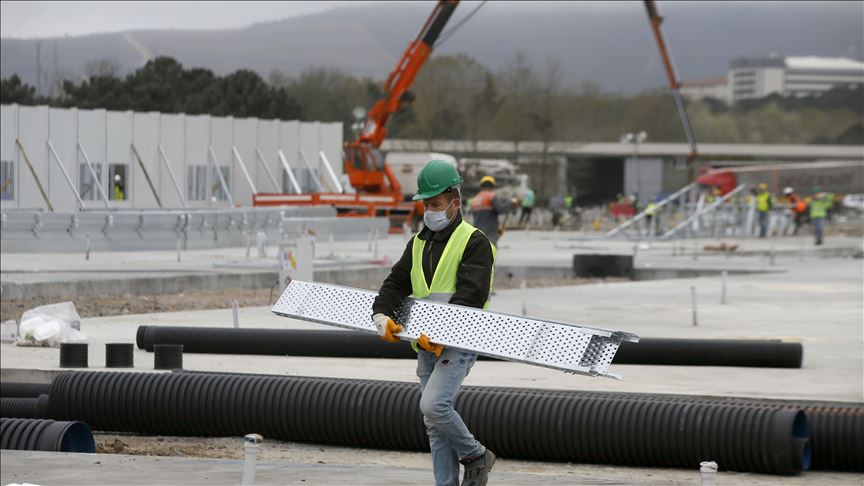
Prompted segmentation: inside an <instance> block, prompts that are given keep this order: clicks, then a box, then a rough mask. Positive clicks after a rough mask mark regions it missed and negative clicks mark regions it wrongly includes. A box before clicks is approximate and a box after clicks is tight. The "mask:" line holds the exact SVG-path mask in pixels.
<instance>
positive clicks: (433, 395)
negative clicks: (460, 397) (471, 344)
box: [417, 348, 486, 486]
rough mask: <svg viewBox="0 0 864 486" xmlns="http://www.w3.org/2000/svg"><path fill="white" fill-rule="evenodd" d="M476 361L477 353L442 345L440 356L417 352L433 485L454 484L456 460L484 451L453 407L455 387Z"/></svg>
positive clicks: (457, 461) (455, 480)
mask: <svg viewBox="0 0 864 486" xmlns="http://www.w3.org/2000/svg"><path fill="white" fill-rule="evenodd" d="M476 360H477V353H466V352H464V351H459V350H457V349H451V348H445V349H444V352H443V353H441V357H440V358H439V357H436V356H435V355H434V354H433V353H430V352H428V351H424V350H422V349H421V350H420V351H419V353H418V355H417V376H418V377H420V390H421V393H422V395H421V396H420V411H421V412H422V413H423V423H425V424H426V433H427V434H428V435H429V447H430V448H431V449H432V472H433V473H434V474H435V484H436V485H437V486H452V485H458V484H459V460H460V459H465V458H468V457H474V456H477V455H480V454H483V453H485V452H486V448H485V447H483V445H482V444H480V443H479V442H477V439H475V438H474V436H473V435H471V432H469V431H468V427H466V426H465V422H463V421H462V417H460V416H459V414H458V413H456V411H455V410H454V409H453V400H454V398H455V397H456V394H457V393H458V392H459V387H460V386H461V385H462V381H463V380H464V379H465V377H466V376H468V372H469V371H471V367H472V366H474V362H475V361H476Z"/></svg>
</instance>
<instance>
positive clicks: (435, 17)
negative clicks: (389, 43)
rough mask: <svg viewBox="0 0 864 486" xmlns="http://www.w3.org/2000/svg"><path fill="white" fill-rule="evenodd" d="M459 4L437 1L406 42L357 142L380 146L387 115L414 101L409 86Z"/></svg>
mask: <svg viewBox="0 0 864 486" xmlns="http://www.w3.org/2000/svg"><path fill="white" fill-rule="evenodd" d="M458 4H459V2H458V0H440V1H439V2H438V4H437V5H436V6H435V9H434V10H433V11H432V14H431V15H430V16H429V18H428V19H427V20H426V23H425V24H423V28H422V29H420V32H419V33H418V34H417V37H416V38H415V39H414V40H413V41H412V42H411V43H410V44H409V45H408V49H406V50H405V53H404V54H403V55H402V59H400V60H399V63H398V64H397V65H396V68H395V69H394V70H393V72H391V73H390V75H389V76H388V77H387V81H385V82H384V92H385V93H386V94H385V97H384V98H382V99H380V100H378V101H376V102H375V105H374V106H372V109H371V110H369V116H368V117H367V119H366V124H365V125H364V127H363V132H362V133H361V134H360V137H359V138H358V140H357V142H359V143H364V144H369V145H372V146H373V147H376V148H377V147H380V146H381V143H382V142H383V141H384V138H385V137H386V136H387V122H388V121H389V120H390V116H392V115H393V114H394V113H396V112H397V111H399V109H400V108H401V107H402V105H403V104H404V103H406V102H411V101H412V100H413V95H412V94H411V92H410V91H408V89H409V88H410V87H411V85H412V84H413V83H414V78H415V77H416V76H417V73H418V72H419V71H420V68H421V67H422V66H423V64H424V63H425V62H426V60H427V59H428V58H429V55H430V54H431V53H432V48H433V47H434V46H435V41H436V40H438V36H439V35H441V31H442V30H444V26H445V25H447V22H448V21H449V20H450V17H451V15H453V11H454V10H456V6H457V5H458Z"/></svg>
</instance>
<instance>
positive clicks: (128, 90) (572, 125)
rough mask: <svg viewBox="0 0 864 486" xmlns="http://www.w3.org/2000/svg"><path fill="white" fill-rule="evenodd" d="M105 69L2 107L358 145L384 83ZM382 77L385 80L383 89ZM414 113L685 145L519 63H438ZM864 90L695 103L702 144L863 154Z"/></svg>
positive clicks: (633, 104) (584, 88) (471, 130)
mask: <svg viewBox="0 0 864 486" xmlns="http://www.w3.org/2000/svg"><path fill="white" fill-rule="evenodd" d="M117 71H118V70H117V69H116V66H113V65H112V64H111V62H109V61H99V62H94V63H91V64H89V65H88V67H87V72H88V76H87V77H86V78H85V79H82V80H77V81H75V80H64V81H63V82H62V88H61V89H60V90H59V92H60V94H58V95H56V96H39V95H38V94H37V93H36V90H35V89H34V87H32V86H30V85H28V84H26V83H23V82H22V81H21V80H20V78H19V77H18V76H15V75H13V76H11V77H10V78H8V79H3V80H0V101H2V103H4V104H7V103H18V104H22V105H37V104H41V105H48V106H54V107H78V108H84V109H90V108H104V109H108V110H121V111H122V110H135V111H160V112H163V113H181V112H182V113H188V114H193V115H194V114H211V115H214V116H234V117H258V118H264V119H272V118H278V119H284V120H320V121H341V122H343V124H344V126H345V130H346V134H345V135H346V137H352V136H353V134H352V133H350V130H351V128H350V127H351V125H352V123H353V122H354V120H353V118H352V115H351V111H352V109H353V108H354V107H356V106H362V107H367V108H368V107H370V106H371V105H372V103H373V102H374V101H375V100H376V99H378V98H380V97H381V96H382V95H383V93H382V92H381V83H380V81H377V80H373V79H370V78H358V77H354V76H350V75H347V74H345V73H342V72H340V71H339V70H336V69H329V68H317V69H312V70H309V71H306V72H303V73H302V74H300V75H298V76H288V75H286V74H284V73H283V72H281V71H279V70H274V71H273V72H271V73H270V75H269V77H268V79H267V80H265V79H264V78H262V77H261V76H260V75H259V74H258V73H256V72H254V71H250V70H238V71H235V72H233V73H230V74H227V75H225V76H219V75H216V74H215V73H214V72H213V71H211V70H209V69H203V68H185V67H183V66H182V65H181V64H180V63H179V62H177V61H176V60H175V59H172V58H170V57H159V58H155V59H153V60H151V61H149V62H148V63H147V64H146V65H144V66H142V67H141V68H139V69H137V70H135V71H134V72H132V73H130V74H128V75H126V76H120V75H118V74H117ZM383 74H385V73H382V77H383ZM412 91H413V92H414V94H415V101H414V102H413V103H412V104H411V105H410V106H409V107H408V108H407V109H405V110H403V111H402V112H400V113H399V114H397V115H396V116H394V117H393V119H392V121H391V125H390V127H389V129H390V137H392V138H413V139H425V140H433V139H438V140H440V139H457V140H509V141H517V142H518V141H527V140H532V141H545V142H549V141H584V142H592V141H606V142H608V141H616V140H618V139H619V137H620V136H621V134H622V133H626V132H635V131H643V130H644V131H646V132H647V133H648V136H649V141H653V142H681V141H683V140H684V136H683V133H682V129H681V125H680V122H679V120H678V117H677V114H676V112H675V108H674V105H673V103H672V100H671V98H670V95H669V94H668V93H667V92H665V91H664V90H661V89H657V90H649V91H644V92H641V93H637V94H631V95H624V94H615V93H608V92H604V91H602V89H601V86H599V85H597V84H596V83H591V82H585V83H581V84H579V85H571V84H569V83H568V82H567V80H566V79H564V77H563V76H562V73H561V69H560V65H559V64H558V63H557V62H554V61H548V62H546V64H545V65H544V66H543V67H542V68H536V67H533V66H532V65H531V64H530V63H529V62H528V60H527V59H526V58H525V56H524V55H522V54H517V55H515V56H514V57H513V58H512V59H511V61H510V62H509V63H508V64H507V65H505V66H503V67H502V68H500V69H497V70H493V69H490V68H488V67H486V66H484V65H483V64H482V63H480V62H478V61H477V60H476V59H473V58H471V57H470V56H467V55H456V56H436V57H434V58H432V59H430V60H429V61H428V63H427V65H426V66H424V68H423V70H422V71H421V72H420V74H419V75H418V77H417V79H416V81H415V83H414V87H413V89H412ZM862 106H864V90H862V88H861V86H860V85H859V86H858V87H856V88H854V89H849V88H836V89H833V90H831V91H828V92H825V93H823V94H822V95H821V96H818V97H808V98H787V97H782V96H779V95H772V96H769V97H767V98H763V99H759V100H748V101H747V102H742V103H738V104H736V105H735V106H727V105H726V104H725V103H723V102H722V101H719V100H713V99H706V100H700V101H688V102H687V109H688V113H689V115H690V118H691V122H692V124H693V128H694V131H695V132H696V136H697V140H699V141H700V142H707V143H712V142H713V143H801V144H806V143H840V144H864V124H862V117H864V114H862Z"/></svg>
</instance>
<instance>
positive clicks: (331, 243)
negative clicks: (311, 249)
mask: <svg viewBox="0 0 864 486" xmlns="http://www.w3.org/2000/svg"><path fill="white" fill-rule="evenodd" d="M329 240H330V258H333V257H334V256H335V252H334V251H333V232H332V231H331V232H330V238H329Z"/></svg>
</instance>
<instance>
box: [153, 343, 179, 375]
mask: <svg viewBox="0 0 864 486" xmlns="http://www.w3.org/2000/svg"><path fill="white" fill-rule="evenodd" d="M153 369H156V370H180V369H183V345H182V344H157V345H155V346H153Z"/></svg>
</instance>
